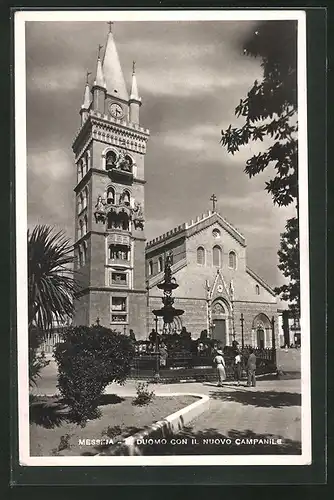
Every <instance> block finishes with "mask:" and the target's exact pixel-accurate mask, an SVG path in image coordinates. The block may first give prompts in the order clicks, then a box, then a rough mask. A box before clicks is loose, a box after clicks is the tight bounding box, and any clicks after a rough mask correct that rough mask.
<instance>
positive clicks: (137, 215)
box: [132, 201, 145, 230]
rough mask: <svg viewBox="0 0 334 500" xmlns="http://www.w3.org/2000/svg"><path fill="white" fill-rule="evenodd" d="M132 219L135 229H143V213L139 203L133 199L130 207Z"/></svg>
mask: <svg viewBox="0 0 334 500" xmlns="http://www.w3.org/2000/svg"><path fill="white" fill-rule="evenodd" d="M132 221H133V225H134V228H135V229H141V230H143V229H144V222H145V219H144V214H143V209H142V207H141V204H140V203H138V202H137V201H135V206H134V207H133V209H132Z"/></svg>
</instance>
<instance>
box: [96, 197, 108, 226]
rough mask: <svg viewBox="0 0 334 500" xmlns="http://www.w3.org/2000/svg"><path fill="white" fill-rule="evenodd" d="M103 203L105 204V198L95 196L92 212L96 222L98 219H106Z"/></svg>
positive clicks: (102, 220)
mask: <svg viewBox="0 0 334 500" xmlns="http://www.w3.org/2000/svg"><path fill="white" fill-rule="evenodd" d="M104 205H105V200H104V199H103V198H102V196H101V195H99V196H98V197H97V202H96V205H95V212H94V216H95V221H96V223H98V222H100V221H101V222H105V220H106V212H105V206H104Z"/></svg>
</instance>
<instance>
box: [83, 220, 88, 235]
mask: <svg viewBox="0 0 334 500" xmlns="http://www.w3.org/2000/svg"><path fill="white" fill-rule="evenodd" d="M87 223H88V221H87V215H85V216H84V220H83V235H85V234H87Z"/></svg>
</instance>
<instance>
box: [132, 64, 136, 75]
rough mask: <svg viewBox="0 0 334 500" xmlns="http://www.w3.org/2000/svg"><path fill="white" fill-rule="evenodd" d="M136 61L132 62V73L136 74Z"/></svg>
mask: <svg viewBox="0 0 334 500" xmlns="http://www.w3.org/2000/svg"><path fill="white" fill-rule="evenodd" d="M135 69H136V61H132V73H133V74H135Z"/></svg>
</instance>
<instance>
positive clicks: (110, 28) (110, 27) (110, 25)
mask: <svg viewBox="0 0 334 500" xmlns="http://www.w3.org/2000/svg"><path fill="white" fill-rule="evenodd" d="M107 24H109V33H111V31H112V25H113V24H114V23H113V22H112V21H108V22H107Z"/></svg>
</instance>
